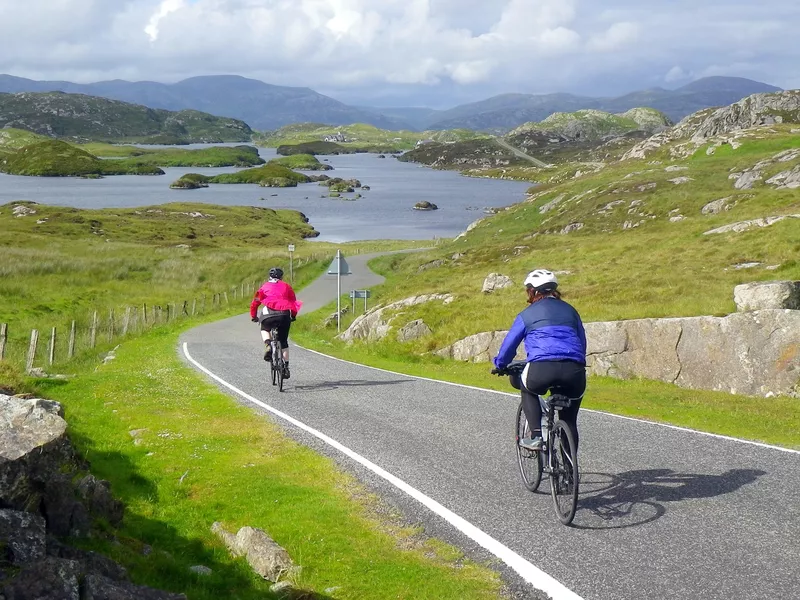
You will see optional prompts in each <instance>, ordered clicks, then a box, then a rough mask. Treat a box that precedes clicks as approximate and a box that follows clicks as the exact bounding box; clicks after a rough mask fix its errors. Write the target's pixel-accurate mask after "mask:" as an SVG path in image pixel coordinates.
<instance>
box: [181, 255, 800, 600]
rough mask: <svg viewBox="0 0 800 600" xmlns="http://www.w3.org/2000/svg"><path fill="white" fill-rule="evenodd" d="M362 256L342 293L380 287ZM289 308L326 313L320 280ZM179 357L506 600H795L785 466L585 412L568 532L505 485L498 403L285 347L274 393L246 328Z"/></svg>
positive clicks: (507, 467)
mask: <svg viewBox="0 0 800 600" xmlns="http://www.w3.org/2000/svg"><path fill="white" fill-rule="evenodd" d="M369 258H371V256H369V255H364V256H354V257H347V261H348V263H349V264H350V267H351V268H352V270H353V275H351V276H348V277H344V278H343V279H342V290H343V292H344V293H346V292H347V291H349V290H350V289H364V288H366V287H369V286H372V285H376V284H377V283H379V282H380V281H381V278H380V277H379V276H376V275H374V274H372V273H371V272H369V270H368V269H367V267H366V262H367V260H369ZM300 297H301V299H303V300H304V303H305V304H304V308H303V311H304V312H307V311H310V310H314V309H317V308H320V307H321V306H324V305H325V304H328V303H329V302H330V301H332V300H335V298H336V280H335V277H333V276H323V277H321V278H320V279H319V280H317V281H316V282H315V283H314V284H312V285H310V286H309V287H307V288H306V289H305V290H304V291H303V293H301V294H300ZM301 318H302V317H301ZM509 318H510V317H509ZM181 342H182V343H181V353H182V354H183V355H184V356H185V357H186V358H187V360H189V362H190V363H191V364H192V365H193V366H194V367H195V368H197V369H199V370H202V371H203V372H204V373H206V374H207V375H208V376H211V377H213V378H214V380H215V381H216V383H217V384H218V385H220V387H221V388H222V389H224V390H225V391H227V392H229V393H230V394H231V395H232V396H233V397H235V398H236V399H237V400H238V401H240V402H242V403H245V404H248V405H251V406H253V408H254V409H255V410H257V411H261V412H264V413H268V414H271V415H272V417H273V418H274V419H275V420H276V421H277V422H278V423H279V424H281V425H282V426H284V427H285V429H286V430H287V432H289V433H290V434H291V435H292V436H293V437H295V438H297V439H299V440H301V441H302V442H303V443H305V444H307V445H309V446H311V447H313V448H315V449H317V450H319V451H321V452H323V453H325V454H328V455H330V456H332V457H334V458H335V459H336V460H337V461H338V462H340V463H341V464H343V465H344V466H345V467H346V468H348V469H349V470H351V471H353V472H354V473H355V474H356V475H357V476H358V477H360V478H361V479H362V480H363V481H365V482H366V483H367V484H368V485H370V486H371V487H373V488H374V489H376V491H377V492H378V493H380V494H381V495H382V496H383V497H385V498H386V499H387V500H389V501H391V502H392V503H393V504H395V505H396V506H398V507H399V508H400V509H401V510H402V511H403V512H404V514H405V515H406V516H407V517H408V518H409V519H411V520H414V521H417V522H421V523H423V524H424V525H425V528H426V531H427V532H428V533H430V534H432V535H436V536H438V537H442V538H445V539H447V540H449V541H451V542H453V543H455V544H457V545H459V546H460V547H462V548H463V549H464V550H465V551H467V552H468V553H469V554H470V555H471V556H473V557H477V558H487V557H490V556H492V555H493V556H494V557H497V558H498V559H499V561H498V565H499V568H500V569H501V571H503V572H504V575H505V576H506V579H507V581H508V582H509V583H510V585H511V586H512V588H513V589H515V590H516V591H517V592H518V596H519V597H525V598H545V597H546V595H550V596H551V597H553V598H556V599H572V600H575V599H580V598H583V599H584V600H617V599H620V600H623V599H624V600H642V599H662V598H664V599H672V598H680V599H693V598H698V599H701V598H702V599H704V600H713V599H721V600H723V599H724V600H751V599H752V600H761V599H766V598H784V599H786V600H790V599H795V598H800V453H798V452H795V451H789V450H783V449H780V448H774V447H770V446H765V445H760V444H754V443H749V442H743V441H739V440H733V439H728V438H723V437H719V436H711V435H707V434H701V433H697V432H693V431H689V430H684V429H680V428H675V427H669V426H663V425H657V424H653V423H647V422H644V421H639V420H635V419H629V418H624V417H617V416H613V415H608V414H604V413H599V412H593V411H588V410H583V411H581V415H580V419H579V424H580V428H581V454H580V467H581V495H580V500H579V505H578V512H577V515H576V517H575V522H574V526H573V527H569V528H568V527H564V526H562V525H561V524H560V523H559V522H558V521H557V519H556V517H555V515H554V513H553V508H552V501H551V499H550V495H549V487H548V483H547V482H546V481H545V482H543V483H542V486H541V490H540V492H539V493H536V494H531V493H530V492H528V491H526V490H525V488H524V487H523V486H522V484H521V483H520V480H519V474H518V471H517V465H516V458H515V454H514V442H513V433H512V432H513V420H514V416H515V411H516V407H517V402H518V400H517V398H516V397H515V396H514V395H513V394H502V393H497V392H491V391H486V390H479V389H475V388H469V387H464V386H458V385H453V384H448V383H442V382H436V381H431V380H425V379H420V378H415V377H410V376H406V375H401V374H396V373H390V372H387V371H382V370H378V369H374V368H370V367H364V366H360V365H356V364H352V363H348V362H345V361H341V360H338V359H334V358H329V357H326V356H323V355H321V354H318V353H315V352H312V351H308V350H303V349H300V348H297V347H293V348H292V349H291V352H292V356H291V364H292V378H291V379H290V380H289V381H287V390H286V392H284V393H282V394H280V393H278V392H277V391H276V390H275V389H274V388H273V387H272V386H271V385H269V384H268V383H267V375H266V369H265V364H264V361H263V360H262V351H261V344H260V338H259V336H258V333H257V330H256V328H255V326H254V325H253V324H252V323H250V321H249V318H248V317H247V316H246V315H242V316H238V317H234V318H231V319H227V320H225V321H220V322H217V323H212V324H208V325H203V326H201V327H198V328H196V329H193V330H192V331H189V332H187V333H186V334H185V335H184V336H183V337H182V339H181ZM487 377H488V375H487ZM509 389H510V391H513V390H511V388H509ZM588 393H589V394H591V383H590V386H589V390H588ZM756 401H759V400H754V402H756Z"/></svg>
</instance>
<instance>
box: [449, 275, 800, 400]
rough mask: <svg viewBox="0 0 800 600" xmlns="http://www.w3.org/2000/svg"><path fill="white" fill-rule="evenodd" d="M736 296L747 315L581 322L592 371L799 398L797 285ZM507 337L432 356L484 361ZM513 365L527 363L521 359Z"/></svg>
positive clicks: (500, 334)
mask: <svg viewBox="0 0 800 600" xmlns="http://www.w3.org/2000/svg"><path fill="white" fill-rule="evenodd" d="M735 297H736V302H737V305H738V306H739V309H740V310H742V311H747V312H738V313H734V314H732V315H728V316H727V317H686V318H672V319H638V320H631V321H613V322H598V323H586V325H585V327H586V339H587V342H588V346H589V347H588V356H587V361H588V368H589V372H590V373H591V374H594V375H605V376H612V377H619V378H623V379H628V378H632V377H641V378H645V379H655V380H659V381H665V382H668V383H674V384H676V385H679V386H682V387H686V388H691V389H708V390H717V391H725V392H730V393H736V394H745V395H753V396H774V395H790V396H795V397H800V310H796V309H798V308H800V282H795V281H793V282H763V283H757V284H749V285H744V286H739V287H737V289H736V292H735ZM791 309H795V310H791ZM506 333H507V332H505V331H489V332H484V333H478V334H475V335H472V336H470V337H468V338H465V339H463V340H460V341H458V342H456V343H455V344H453V345H452V346H449V347H447V348H444V349H442V350H439V351H438V352H436V354H437V355H439V356H441V357H444V358H450V359H453V360H459V361H468V362H489V361H490V360H491V359H493V358H494V357H495V356H496V355H497V353H498V352H499V350H500V345H501V344H502V341H503V339H504V338H505V335H506ZM517 359H524V352H522V351H520V352H518V354H517Z"/></svg>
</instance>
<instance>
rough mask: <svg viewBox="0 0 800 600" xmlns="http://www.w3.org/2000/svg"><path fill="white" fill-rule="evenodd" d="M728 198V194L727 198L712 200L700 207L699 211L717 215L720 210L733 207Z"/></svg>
mask: <svg viewBox="0 0 800 600" xmlns="http://www.w3.org/2000/svg"><path fill="white" fill-rule="evenodd" d="M730 200H731V197H730V196H728V197H727V198H720V199H719V200H714V201H713V202H709V203H708V204H706V205H705V206H704V207H703V208H701V209H700V212H701V213H702V214H704V215H718V214H719V213H721V212H722V211H724V210H730V209H731V208H732V207H733V204H730Z"/></svg>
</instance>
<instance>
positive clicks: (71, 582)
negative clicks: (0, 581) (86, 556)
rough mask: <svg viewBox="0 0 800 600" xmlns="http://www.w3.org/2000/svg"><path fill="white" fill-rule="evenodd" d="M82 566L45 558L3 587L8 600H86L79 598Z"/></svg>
mask: <svg viewBox="0 0 800 600" xmlns="http://www.w3.org/2000/svg"><path fill="white" fill-rule="evenodd" d="M82 575H83V573H82V569H81V566H80V564H79V563H78V562H76V561H73V560H65V559H62V558H52V557H49V558H46V559H45V560H42V561H39V562H37V563H35V564H32V565H28V566H25V567H23V568H22V570H21V571H20V572H19V573H18V574H17V576H16V577H15V578H13V579H12V580H11V581H9V582H8V583H7V584H6V585H5V586H3V587H2V588H0V595H2V596H3V597H4V598H5V600H84V599H82V598H81V597H80V580H81V576H82Z"/></svg>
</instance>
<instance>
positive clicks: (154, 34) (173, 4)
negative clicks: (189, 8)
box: [144, 0, 186, 42]
mask: <svg viewBox="0 0 800 600" xmlns="http://www.w3.org/2000/svg"><path fill="white" fill-rule="evenodd" d="M185 6H186V2H184V0H163V2H161V4H160V5H159V6H158V8H157V9H156V12H154V13H153V15H152V16H151V17H150V21H148V23H147V27H145V28H144V32H145V33H146V34H147V36H148V37H149V38H150V41H151V42H155V41H156V40H157V39H158V25H159V23H161V21H162V20H163V19H164V18H165V17H167V16H168V15H169V14H170V13H174V12H177V11H179V10H180V9H182V8H184V7H185Z"/></svg>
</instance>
